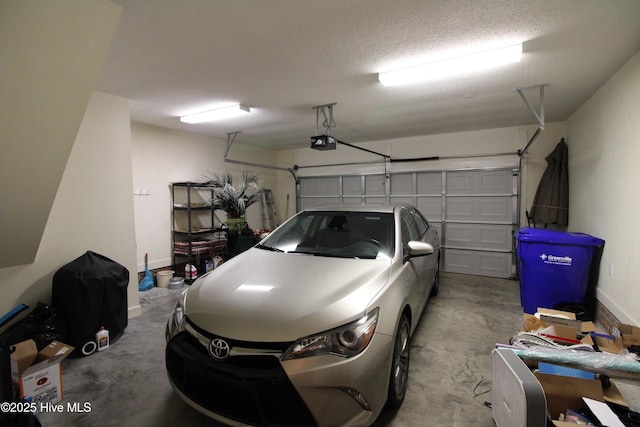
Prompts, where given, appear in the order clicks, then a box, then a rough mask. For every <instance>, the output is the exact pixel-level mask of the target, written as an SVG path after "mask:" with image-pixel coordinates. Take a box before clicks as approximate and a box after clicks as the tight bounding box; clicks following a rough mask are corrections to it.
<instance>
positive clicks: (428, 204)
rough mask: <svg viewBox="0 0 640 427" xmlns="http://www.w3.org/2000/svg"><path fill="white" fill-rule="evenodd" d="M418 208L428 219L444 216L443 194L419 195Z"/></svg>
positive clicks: (437, 218)
mask: <svg viewBox="0 0 640 427" xmlns="http://www.w3.org/2000/svg"><path fill="white" fill-rule="evenodd" d="M416 199H417V202H416V208H418V210H419V211H420V212H421V213H422V215H424V216H425V217H427V219H428V220H434V221H435V220H439V219H441V218H442V197H441V196H424V197H423V196H418V197H417V198H416Z"/></svg>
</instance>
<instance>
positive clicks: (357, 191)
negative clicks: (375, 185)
mask: <svg viewBox="0 0 640 427" xmlns="http://www.w3.org/2000/svg"><path fill="white" fill-rule="evenodd" d="M342 194H344V195H349V196H354V195H361V194H364V189H363V188H362V178H361V177H359V176H345V177H344V178H342Z"/></svg>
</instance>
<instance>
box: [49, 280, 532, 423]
mask: <svg viewBox="0 0 640 427" xmlns="http://www.w3.org/2000/svg"><path fill="white" fill-rule="evenodd" d="M177 293H178V291H175V290H168V289H161V288H154V289H153V290H150V291H147V292H143V293H141V294H140V296H141V298H140V299H141V304H142V311H143V314H142V315H141V316H139V317H136V318H134V319H131V320H130V322H129V326H128V327H127V329H126V331H125V333H124V335H123V336H122V337H121V338H120V339H119V340H117V341H116V342H115V343H112V345H111V346H110V347H109V348H108V349H107V350H106V351H103V352H100V353H94V354H93V355H91V356H88V357H84V358H78V359H67V360H65V361H64V362H63V369H64V393H65V394H64V401H63V403H64V404H65V405H66V404H67V403H79V404H80V406H82V405H83V404H85V403H89V404H90V406H91V411H90V412H86V413H71V412H68V411H66V409H65V410H64V411H63V412H62V413H42V414H39V416H38V417H39V419H40V421H41V423H42V425H43V426H45V427H57V426H65V427H67V426H100V427H105V426H118V427H120V426H125V427H126V426H132V427H134V426H135V427H140V426H149V427H152V426H154V427H164V426H167V427H168V426H172V427H173V426H190V427H198V426H219V425H220V424H218V423H216V422H214V421H212V420H210V419H209V418H207V417H205V416H203V415H200V414H199V413H198V412H196V411H195V410H193V409H191V408H190V407H189V406H188V405H186V404H185V403H184V402H183V401H182V400H181V399H180V398H178V397H177V396H176V395H175V393H174V392H173V391H172V389H171V386H170V385H169V382H168V380H167V376H166V373H165V367H164V348H165V341H164V328H165V322H166V320H167V318H168V315H169V312H170V310H171V308H172V304H173V301H174V300H175V296H176V295H177ZM521 316H522V310H521V308H520V297H519V285H518V282H517V281H512V280H502V279H492V278H483V277H476V276H466V275H458V274H450V273H442V275H441V286H440V294H439V295H438V296H437V297H435V298H433V299H432V300H431V301H429V303H428V305H427V308H426V310H425V313H424V315H423V317H422V320H421V323H420V324H419V327H418V329H417V330H416V334H415V335H414V337H413V341H412V349H411V368H410V379H409V389H408V391H407V396H406V398H405V401H404V404H403V406H402V407H401V408H400V410H399V411H397V412H396V413H383V414H382V415H381V417H380V418H379V419H378V421H377V422H376V423H375V427H383V426H390V427H391V426H392V427H405V426H406V427H409V426H410V427H414V426H416V425H424V426H479V427H482V426H494V425H495V423H494V421H493V418H492V414H491V409H490V408H488V407H487V406H485V405H484V403H483V402H485V401H491V393H490V392H488V393H486V394H483V395H480V396H475V394H476V393H480V392H482V391H487V390H490V388H491V376H492V364H491V350H492V349H493V348H494V344H495V343H496V342H501V343H504V342H507V341H508V340H509V338H510V337H511V336H512V335H514V334H516V333H517V332H518V331H519V330H520V324H521V319H522V317H521ZM476 387H477V388H476Z"/></svg>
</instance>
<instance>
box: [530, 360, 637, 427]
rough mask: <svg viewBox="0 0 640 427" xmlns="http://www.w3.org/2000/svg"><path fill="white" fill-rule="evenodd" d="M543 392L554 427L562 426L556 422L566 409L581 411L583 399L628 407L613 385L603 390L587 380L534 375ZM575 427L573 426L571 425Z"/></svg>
mask: <svg viewBox="0 0 640 427" xmlns="http://www.w3.org/2000/svg"><path fill="white" fill-rule="evenodd" d="M534 375H535V377H536V378H537V379H538V381H539V382H540V384H541V385H542V388H543V390H544V394H545V397H546V399H547V412H548V413H549V416H550V417H551V418H552V419H553V420H556V421H554V424H555V425H556V426H560V425H564V424H561V423H559V422H558V421H557V420H558V418H559V417H560V414H564V413H566V411H567V409H575V410H583V409H585V408H586V403H585V402H584V399H583V397H587V398H590V399H593V400H596V401H598V402H605V401H609V402H613V403H617V404H619V405H622V406H628V405H627V402H626V401H625V399H624V397H623V396H622V394H621V393H620V390H618V388H617V387H616V385H615V383H614V382H613V381H611V385H610V386H609V387H607V388H605V389H603V387H602V382H600V380H597V379H596V380H588V379H584V378H575V377H568V376H562V375H553V374H541V373H539V372H536V373H534ZM572 425H575V424H572Z"/></svg>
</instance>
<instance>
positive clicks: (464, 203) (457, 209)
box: [445, 197, 476, 221]
mask: <svg viewBox="0 0 640 427" xmlns="http://www.w3.org/2000/svg"><path fill="white" fill-rule="evenodd" d="M474 211H475V207H474V198H473V197H447V199H446V216H445V220H447V221H473V220H476V214H475V213H474Z"/></svg>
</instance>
